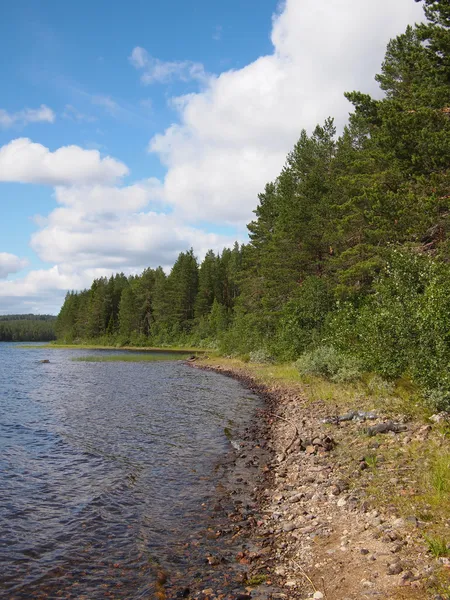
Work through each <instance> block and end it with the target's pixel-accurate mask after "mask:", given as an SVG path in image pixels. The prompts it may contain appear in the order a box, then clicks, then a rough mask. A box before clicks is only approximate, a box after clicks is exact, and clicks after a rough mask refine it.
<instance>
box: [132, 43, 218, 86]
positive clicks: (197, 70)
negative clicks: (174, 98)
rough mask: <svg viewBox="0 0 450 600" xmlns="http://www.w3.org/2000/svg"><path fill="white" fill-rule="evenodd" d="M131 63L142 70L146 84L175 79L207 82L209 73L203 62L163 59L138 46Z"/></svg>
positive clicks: (142, 79)
mask: <svg viewBox="0 0 450 600" xmlns="http://www.w3.org/2000/svg"><path fill="white" fill-rule="evenodd" d="M129 61H130V63H131V64H132V65H133V67H135V68H136V69H138V70H142V71H143V73H142V75H141V81H142V83H143V84H145V85H150V84H152V83H168V82H169V81H172V80H174V79H178V80H180V81H185V82H186V81H200V82H206V81H207V79H208V75H207V73H206V72H205V68H204V66H203V65H202V64H201V63H198V62H193V61H191V60H180V61H163V60H159V59H158V58H154V57H153V56H150V54H149V53H148V52H147V50H145V48H141V47H140V46H136V47H135V48H133V51H132V52H131V55H130V57H129Z"/></svg>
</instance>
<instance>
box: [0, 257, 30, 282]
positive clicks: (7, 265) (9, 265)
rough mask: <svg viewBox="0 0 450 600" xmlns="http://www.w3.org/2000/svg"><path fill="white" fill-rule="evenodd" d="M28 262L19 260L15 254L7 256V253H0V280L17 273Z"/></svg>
mask: <svg viewBox="0 0 450 600" xmlns="http://www.w3.org/2000/svg"><path fill="white" fill-rule="evenodd" d="M27 264H28V262H27V261H26V260H24V259H22V258H19V257H18V256H16V255H15V254H9V253H8V252H0V279H3V278H5V277H7V276H8V275H10V274H11V273H17V271H20V270H21V269H23V268H24V267H26V266H27Z"/></svg>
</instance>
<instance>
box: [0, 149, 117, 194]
mask: <svg viewBox="0 0 450 600" xmlns="http://www.w3.org/2000/svg"><path fill="white" fill-rule="evenodd" d="M127 174H128V168H127V167H126V165H124V164H123V163H121V162H119V161H118V160H115V159H114V158H111V157H110V156H106V157H104V158H102V157H101V155H100V152H98V150H84V149H83V148H80V147H79V146H63V147H61V148H58V149H57V150H55V151H54V152H51V151H50V150H49V149H48V148H46V147H45V146H42V145H41V144H36V143H33V142H32V141H31V140H30V139H28V138H18V139H15V140H12V141H11V142H9V144H6V145H5V146H2V147H0V181H11V182H22V183H38V184H45V185H70V184H77V185H82V184H93V183H97V182H98V183H113V182H115V181H117V180H118V179H120V178H122V177H124V176H125V175H127Z"/></svg>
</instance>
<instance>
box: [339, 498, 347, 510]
mask: <svg viewBox="0 0 450 600" xmlns="http://www.w3.org/2000/svg"><path fill="white" fill-rule="evenodd" d="M346 504H347V500H346V499H345V498H339V500H338V501H337V505H338V506H339V508H342V507H343V506H345V505H346Z"/></svg>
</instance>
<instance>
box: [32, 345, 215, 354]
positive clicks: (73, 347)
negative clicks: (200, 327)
mask: <svg viewBox="0 0 450 600" xmlns="http://www.w3.org/2000/svg"><path fill="white" fill-rule="evenodd" d="M21 347H22V348H24V347H25V348H39V349H42V348H43V349H46V350H126V351H127V352H165V353H170V354H177V353H179V354H189V353H191V354H205V352H206V350H204V349H202V348H180V347H173V346H167V347H164V348H159V347H149V346H102V345H100V344H57V343H48V344H42V345H41V344H39V345H37V344H36V345H34V344H33V345H31V344H30V345H27V344H24V345H21Z"/></svg>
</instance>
